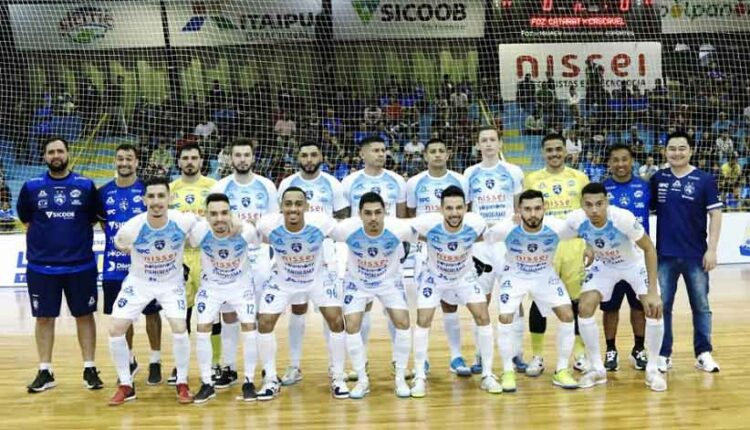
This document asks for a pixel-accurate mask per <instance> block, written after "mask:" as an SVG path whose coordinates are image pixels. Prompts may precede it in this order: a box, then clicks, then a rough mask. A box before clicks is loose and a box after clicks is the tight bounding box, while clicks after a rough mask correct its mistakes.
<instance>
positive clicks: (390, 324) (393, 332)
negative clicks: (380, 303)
mask: <svg viewBox="0 0 750 430" xmlns="http://www.w3.org/2000/svg"><path fill="white" fill-rule="evenodd" d="M397 331H398V330H397V329H396V326H395V325H393V321H391V318H390V317H388V335H389V336H390V337H391V361H393V362H396V361H398V359H397V358H396V336H397V334H396V333H397ZM409 348H410V349H411V344H409ZM408 355H409V354H408V353H407V357H408Z"/></svg>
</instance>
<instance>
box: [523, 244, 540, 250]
mask: <svg viewBox="0 0 750 430" xmlns="http://www.w3.org/2000/svg"><path fill="white" fill-rule="evenodd" d="M526 249H528V250H529V252H536V250H537V249H539V246H538V245H537V244H536V243H530V244H529V245H528V246H527V247H526Z"/></svg>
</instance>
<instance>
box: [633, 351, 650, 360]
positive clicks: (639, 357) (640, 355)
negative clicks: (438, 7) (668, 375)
mask: <svg viewBox="0 0 750 430" xmlns="http://www.w3.org/2000/svg"><path fill="white" fill-rule="evenodd" d="M635 359H636V360H639V361H646V360H647V359H648V357H647V356H646V350H645V349H639V350H638V351H636V353H635Z"/></svg>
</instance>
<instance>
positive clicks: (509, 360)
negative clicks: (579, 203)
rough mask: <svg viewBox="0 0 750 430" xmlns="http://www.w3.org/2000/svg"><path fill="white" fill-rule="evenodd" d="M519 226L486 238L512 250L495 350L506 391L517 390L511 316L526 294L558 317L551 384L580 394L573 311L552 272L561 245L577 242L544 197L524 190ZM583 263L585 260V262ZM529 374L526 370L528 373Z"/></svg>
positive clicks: (505, 226)
mask: <svg viewBox="0 0 750 430" xmlns="http://www.w3.org/2000/svg"><path fill="white" fill-rule="evenodd" d="M518 206H519V215H520V217H521V225H517V224H515V223H514V222H513V221H512V220H506V221H503V222H502V223H500V224H495V226H493V227H492V228H491V229H489V231H488V232H487V233H485V235H484V239H485V240H486V241H487V242H490V243H494V242H499V241H504V242H505V246H506V248H507V249H508V252H507V254H506V267H507V269H506V270H505V272H504V273H503V282H502V284H501V285H500V295H499V300H498V306H499V309H500V316H499V319H500V324H498V331H499V334H498V340H497V346H498V350H499V351H500V357H501V358H502V360H503V376H502V378H501V380H502V387H503V391H507V392H513V391H515V390H516V376H515V372H514V371H513V343H512V342H513V341H512V336H511V334H512V330H513V326H512V324H513V316H514V314H515V313H516V310H517V309H518V306H519V305H520V303H521V301H522V300H523V298H524V296H526V294H527V293H529V294H531V297H532V299H533V300H534V302H535V303H536V304H537V307H538V308H539V312H540V313H541V314H542V315H543V316H546V315H547V314H549V312H550V311H552V312H554V313H555V315H557V318H558V319H559V320H560V325H559V326H558V328H557V369H556V372H555V375H554V377H553V378H552V383H553V384H555V385H557V386H559V387H562V388H567V389H574V388H578V382H576V380H575V378H573V375H572V374H571V372H570V369H569V368H568V359H569V358H570V353H571V352H572V351H573V344H574V342H575V323H574V322H573V319H574V316H573V308H572V306H571V303H570V296H568V292H567V291H566V289H565V285H563V282H562V281H561V280H560V277H559V276H558V275H557V273H556V272H555V270H554V266H553V261H554V257H555V253H556V252H557V251H558V244H559V243H560V241H562V240H565V239H568V238H571V237H574V235H575V233H574V232H573V231H572V230H570V229H569V228H567V226H566V223H565V222H564V221H562V220H560V219H557V218H553V217H546V216H545V215H546V210H545V202H544V196H543V195H542V193H541V192H540V191H537V190H526V191H524V192H523V193H521V195H520V196H519V198H518ZM581 258H582V259H583V257H581ZM527 372H528V370H527Z"/></svg>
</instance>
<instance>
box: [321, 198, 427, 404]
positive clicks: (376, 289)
mask: <svg viewBox="0 0 750 430" xmlns="http://www.w3.org/2000/svg"><path fill="white" fill-rule="evenodd" d="M358 207H359V217H353V218H349V219H347V220H345V221H342V222H341V223H339V224H338V225H337V226H336V228H334V229H333V231H332V232H331V237H333V238H334V239H335V240H336V241H339V242H344V243H346V245H347V247H348V250H349V251H348V256H347V261H346V274H345V275H344V319H345V322H346V333H347V336H346V343H347V349H348V351H349V358H350V359H351V362H352V367H353V368H354V371H355V372H357V377H358V382H357V385H356V386H355V387H354V388H353V389H352V390H351V392H350V393H349V397H351V398H353V399H361V398H363V397H364V396H366V395H367V393H369V392H370V381H369V379H368V376H367V372H366V370H365V364H366V363H367V352H366V350H365V345H364V344H363V341H362V340H363V336H362V334H361V333H360V328H361V325H362V319H363V316H364V314H365V306H366V305H367V303H368V302H370V301H371V300H372V299H373V298H375V297H377V298H378V300H380V302H381V303H382V304H383V307H384V308H385V309H386V312H387V313H388V316H389V317H390V320H391V321H392V322H393V325H394V327H395V331H396V334H395V339H394V341H393V342H392V345H393V349H394V352H393V357H394V358H395V374H396V375H395V385H396V396H398V397H409V396H410V395H411V392H410V389H409V385H408V384H407V383H406V375H405V373H406V366H407V364H408V361H409V348H410V347H411V330H410V326H409V308H408V306H407V304H406V293H405V291H404V286H403V280H402V278H401V262H400V260H401V250H402V245H401V243H402V242H411V241H412V240H413V239H415V238H414V236H415V235H414V232H413V230H412V229H411V227H410V226H409V225H408V224H407V223H405V222H404V221H399V220H397V219H395V218H392V217H386V215H385V214H386V207H385V202H384V201H383V198H382V197H381V196H380V194H377V193H375V192H367V193H365V194H363V195H362V196H361V198H360V199H359V205H358Z"/></svg>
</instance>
